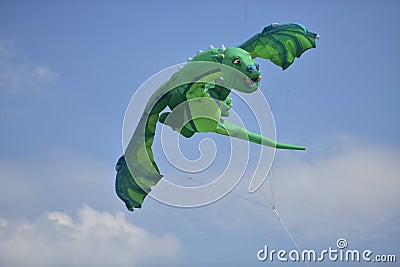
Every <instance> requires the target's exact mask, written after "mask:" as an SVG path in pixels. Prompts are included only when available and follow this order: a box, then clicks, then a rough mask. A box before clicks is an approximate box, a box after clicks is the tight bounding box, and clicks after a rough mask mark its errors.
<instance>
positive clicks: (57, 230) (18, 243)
mask: <svg viewBox="0 0 400 267" xmlns="http://www.w3.org/2000/svg"><path fill="white" fill-rule="evenodd" d="M181 252H182V247H181V244H180V242H179V240H178V239H177V238H176V237H175V236H173V235H171V234H165V235H156V234H152V233H150V232H148V231H147V230H145V229H143V228H140V227H138V226H135V225H133V224H131V223H129V222H127V221H126V219H125V216H124V214H123V213H116V214H111V213H109V212H101V211H97V210H95V209H93V208H91V207H89V206H88V205H84V206H83V207H82V208H81V209H79V210H78V212H77V216H75V217H74V216H71V215H70V214H67V213H65V212H50V213H47V214H45V215H42V216H40V217H38V218H36V219H34V220H30V221H28V220H6V219H1V220H0V265H1V266H16V267H18V266H40V267H46V266H49V267H52V266H69V267H71V266H129V267H134V266H160V265H163V266H165V265H170V264H171V265H173V264H174V263H176V262H177V261H178V260H179V258H180V255H181Z"/></svg>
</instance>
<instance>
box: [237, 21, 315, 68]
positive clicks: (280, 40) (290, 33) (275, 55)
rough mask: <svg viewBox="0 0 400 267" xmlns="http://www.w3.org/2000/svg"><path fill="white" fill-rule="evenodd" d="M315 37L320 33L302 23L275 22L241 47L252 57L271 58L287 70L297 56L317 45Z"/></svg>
mask: <svg viewBox="0 0 400 267" xmlns="http://www.w3.org/2000/svg"><path fill="white" fill-rule="evenodd" d="M315 39H319V35H318V34H316V33H314V32H312V31H309V30H307V29H306V28H305V27H304V26H303V25H301V24H297V23H289V24H282V25H278V24H276V23H274V24H271V25H270V26H267V27H265V28H264V29H263V31H262V32H261V33H258V34H256V35H254V36H253V37H252V38H250V39H249V40H247V41H246V42H244V43H243V44H241V45H240V46H239V47H240V48H242V49H244V50H246V51H247V52H249V53H250V54H251V57H252V58H256V57H261V58H264V59H269V60H271V61H272V62H273V63H274V64H276V65H278V66H279V67H281V68H282V69H284V70H285V69H287V68H288V67H289V66H290V65H291V64H292V63H293V61H294V59H295V58H296V57H297V58H299V57H300V56H301V55H302V54H303V53H304V52H305V51H307V50H308V49H310V48H315V47H316V44H315Z"/></svg>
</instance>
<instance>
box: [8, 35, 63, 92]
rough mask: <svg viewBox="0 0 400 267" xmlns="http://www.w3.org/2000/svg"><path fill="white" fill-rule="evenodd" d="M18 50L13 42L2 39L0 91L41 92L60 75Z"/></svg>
mask: <svg viewBox="0 0 400 267" xmlns="http://www.w3.org/2000/svg"><path fill="white" fill-rule="evenodd" d="M16 50H17V49H16V48H15V45H14V43H13V42H11V41H4V40H0V92H8V93H34V94H40V93H42V92H43V90H44V88H45V87H46V86H47V85H48V84H50V83H51V82H53V81H55V80H56V79H57V78H58V77H59V74H57V73H56V72H55V71H53V70H52V69H51V68H50V67H49V66H47V65H46V64H38V63H32V62H30V61H29V59H27V58H25V57H24V56H21V55H20V53H17V52H16Z"/></svg>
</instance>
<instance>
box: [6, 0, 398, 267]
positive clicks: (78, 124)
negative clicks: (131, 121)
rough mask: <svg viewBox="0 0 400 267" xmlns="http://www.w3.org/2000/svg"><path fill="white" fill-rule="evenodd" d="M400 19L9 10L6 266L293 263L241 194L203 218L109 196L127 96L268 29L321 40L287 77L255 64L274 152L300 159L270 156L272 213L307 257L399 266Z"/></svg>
mask: <svg viewBox="0 0 400 267" xmlns="http://www.w3.org/2000/svg"><path fill="white" fill-rule="evenodd" d="M398 10H399V3H398V2H397V1H351V2H350V1H330V2H327V1H324V2H320V3H317V1H301V3H300V2H299V1H285V2H284V3H281V2H279V1H197V2H194V1H193V2H189V1H187V2H184V1H175V2H174V1H168V2H167V1H159V2H157V1H140V2H139V1H138V2H133V1H129V2H128V1H120V2H111V1H82V2H78V1H75V2H74V1H57V2H56V1H2V2H1V3H0V25H1V26H0V122H1V125H2V127H1V137H2V138H0V147H1V150H0V177H1V180H0V181H1V187H0V200H1V201H0V229H1V231H0V265H2V266H26V265H29V266H56V265H57V266H64V265H65V266H110V265H111V264H113V265H114V266H139V265H140V266H160V265H162V266H187V265H189V264H190V265H191V266H204V265H207V266H261V265H266V264H270V263H268V262H264V263H262V262H258V260H257V257H256V253H257V251H258V250H259V249H261V248H263V247H264V245H268V246H269V247H271V248H274V249H287V250H290V249H293V244H292V243H291V241H290V239H289V237H288V235H287V234H286V232H285V231H284V229H283V227H282V225H281V224H280V223H279V220H278V219H277V218H276V216H274V214H273V212H272V210H271V209H269V208H267V207H262V206H259V205H256V204H255V203H254V202H251V201H246V200H243V199H241V198H238V197H235V195H229V196H227V197H225V198H223V199H222V200H221V201H218V202H217V203H215V204H213V205H209V206H206V207H203V208H196V209H180V208H173V207H169V206H166V205H163V204H161V203H159V202H157V201H154V200H152V199H147V200H146V202H145V205H144V207H143V208H142V209H141V210H140V211H137V212H134V213H133V214H132V213H128V212H127V211H126V210H125V207H124V205H123V203H122V202H121V201H120V200H119V199H118V198H117V197H116V195H115V193H114V175H115V173H114V165H115V162H116V160H117V159H118V157H119V156H120V154H121V153H122V145H121V132H122V123H123V118H124V113H125V109H126V107H127V105H128V103H129V100H130V99H131V97H132V95H133V93H134V92H135V90H136V88H138V86H140V84H142V83H143V82H144V81H145V80H146V79H147V78H149V77H150V76H151V75H153V74H154V73H156V72H158V71H160V70H162V69H164V68H166V67H169V66H171V65H175V64H177V63H181V62H184V61H185V60H186V58H187V57H188V56H192V55H194V54H195V53H196V51H197V50H199V49H203V50H204V49H206V48H207V47H208V46H209V45H210V44H213V45H214V46H217V45H219V44H221V43H223V44H225V46H230V45H237V44H240V43H241V42H243V41H245V40H247V39H248V38H249V37H251V36H252V35H253V34H255V33H257V32H259V31H261V30H262V28H263V27H264V26H266V25H268V24H270V23H273V22H279V23H286V22H298V23H302V24H304V25H305V26H306V27H308V28H309V29H311V30H312V31H315V32H317V33H319V34H320V36H321V39H320V40H319V41H318V43H317V49H314V50H312V51H308V52H306V53H305V54H304V55H303V56H302V58H301V59H299V60H296V61H295V63H294V64H293V66H291V67H290V68H289V69H288V70H286V71H284V72H283V71H281V70H280V69H279V68H277V67H276V66H274V65H273V64H271V63H270V62H267V61H265V60H258V62H259V63H260V66H261V70H262V76H263V80H262V82H261V83H260V88H261V90H262V92H263V93H264V94H265V95H266V98H267V99H268V101H269V104H270V105H271V108H272V111H273V113H274V118H275V122H276V128H277V135H278V139H279V140H281V141H284V142H290V143H296V144H301V145H305V146H306V147H307V148H308V150H307V151H306V152H304V153H302V152H290V151H278V152H277V156H276V160H275V163H274V168H273V172H272V177H273V179H274V182H275V186H274V188H275V201H276V205H277V207H278V210H279V211H280V213H281V215H282V217H283V219H284V220H285V222H286V224H287V226H288V228H289V229H290V230H291V232H292V234H293V235H294V237H295V239H296V240H297V242H298V243H299V246H300V247H301V248H308V249H315V250H322V249H326V248H327V247H329V246H332V247H334V246H335V242H336V240H337V239H338V238H340V237H345V238H346V239H347V241H348V243H349V247H350V248H352V249H360V250H361V249H371V250H373V251H374V252H376V253H381V254H396V255H397V258H399V257H400V251H399V248H398V244H399V242H400V229H399V226H398V225H399V223H400V209H399V208H400V197H399V194H398V192H397V188H399V186H400V182H399V179H398V178H399V175H398V173H399V171H400V169H399V164H398V163H399V159H400V154H399V152H398V149H399V148H400V141H399V139H398V137H399V136H400V127H399V124H398V122H397V121H398V114H399V106H398V103H397V101H398V99H399V96H400V94H399V91H398V79H397V78H398V66H397V64H398V61H399V57H400V55H399V53H397V51H398V47H397V46H398V45H397V44H398V42H399V41H400V40H399V39H400V37H399V35H398V34H397V31H398V30H397V29H398V26H399V22H398V20H397V13H398ZM155 150H156V152H157V151H158V150H157V148H155ZM245 190H246V185H243V186H242V187H241V186H239V187H238V188H237V189H236V190H235V193H236V194H239V195H242V196H243V195H246V191H245ZM263 190H264V191H265V192H267V191H268V190H269V188H268V184H266V185H265V187H263ZM246 197H249V198H251V199H253V200H254V201H259V202H262V201H263V198H262V197H260V195H259V194H255V195H251V196H246ZM264 201H265V200H264ZM94 252H96V253H94ZM22 253H23V255H25V257H21V254H22ZM43 255H45V256H43ZM66 259H68V260H66ZM342 264H343V263H339V262H338V263H335V265H337V266H340V265H342ZM283 265H285V264H283ZM286 265H290V266H305V264H304V263H292V264H291V263H286ZM312 265H315V264H312ZM316 265H317V264H316ZM343 265H344V264H343ZM346 265H351V264H346ZM370 265H371V266H375V265H374V264H373V263H370ZM376 266H378V265H376ZM379 266H382V265H379ZM384 266H395V265H391V264H389V263H387V264H385V265H384Z"/></svg>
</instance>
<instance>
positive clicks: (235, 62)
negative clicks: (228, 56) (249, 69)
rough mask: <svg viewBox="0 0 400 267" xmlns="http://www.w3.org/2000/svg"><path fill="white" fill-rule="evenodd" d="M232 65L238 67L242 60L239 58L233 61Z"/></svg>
mask: <svg viewBox="0 0 400 267" xmlns="http://www.w3.org/2000/svg"><path fill="white" fill-rule="evenodd" d="M232 63H233V64H236V65H237V64H240V58H238V57H237V58H235V59H234V60H233V61H232Z"/></svg>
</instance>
